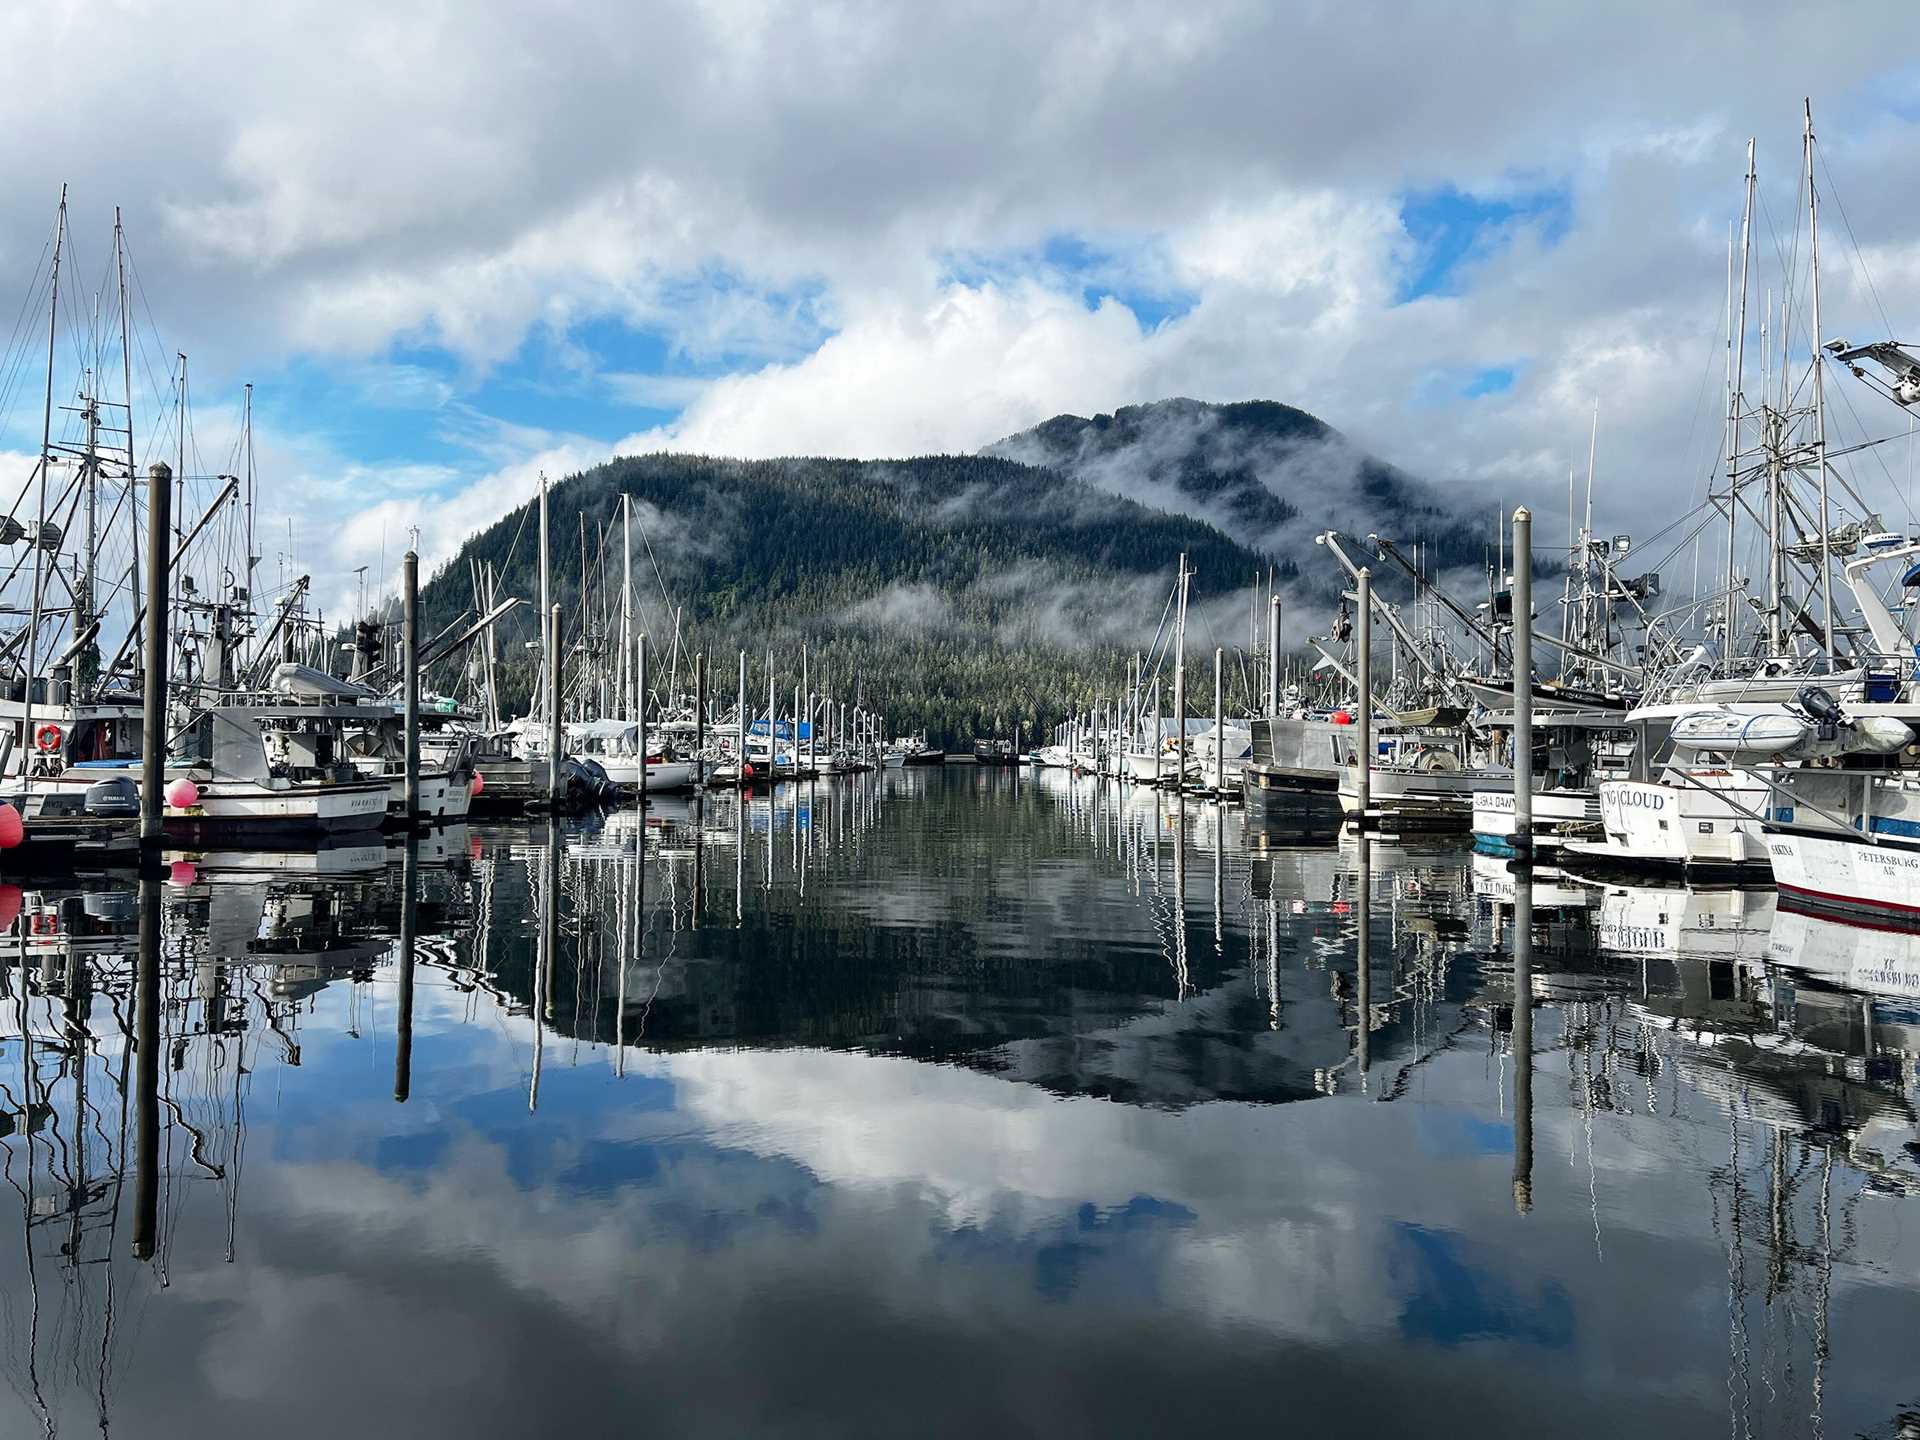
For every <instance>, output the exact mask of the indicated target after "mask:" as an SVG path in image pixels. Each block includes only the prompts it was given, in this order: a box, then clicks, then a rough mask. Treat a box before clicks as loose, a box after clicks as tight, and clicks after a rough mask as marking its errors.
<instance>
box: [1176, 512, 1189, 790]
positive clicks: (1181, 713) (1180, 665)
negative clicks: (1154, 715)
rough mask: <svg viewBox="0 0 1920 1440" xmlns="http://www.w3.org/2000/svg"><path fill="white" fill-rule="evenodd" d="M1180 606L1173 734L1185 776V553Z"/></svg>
mask: <svg viewBox="0 0 1920 1440" xmlns="http://www.w3.org/2000/svg"><path fill="white" fill-rule="evenodd" d="M1179 585H1180V604H1179V612H1178V619H1176V620H1175V622H1174V627H1173V649H1174V659H1173V733H1174V736H1175V737H1176V738H1175V744H1176V745H1178V746H1179V749H1178V750H1177V751H1176V752H1175V753H1176V755H1177V756H1178V757H1179V760H1178V763H1179V765H1180V774H1181V776H1182V777H1183V779H1184V777H1185V775H1186V764H1187V761H1186V745H1187V552H1186V551H1184V550H1182V551H1181V552H1180V581H1179Z"/></svg>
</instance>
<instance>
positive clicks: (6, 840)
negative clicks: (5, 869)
mask: <svg viewBox="0 0 1920 1440" xmlns="http://www.w3.org/2000/svg"><path fill="white" fill-rule="evenodd" d="M26 838H27V827H26V824H25V822H24V821H22V820H21V819H20V812H19V811H18V810H16V809H14V808H13V806H11V805H6V804H0V850H11V849H13V847H14V846H16V845H18V844H19V843H20V842H21V841H22V840H24V839H26Z"/></svg>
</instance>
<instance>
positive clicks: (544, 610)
mask: <svg viewBox="0 0 1920 1440" xmlns="http://www.w3.org/2000/svg"><path fill="white" fill-rule="evenodd" d="M552 606H553V600H552V597H551V595H550V594H549V581H548V578H547V472H546V471H544V470H542V471H541V472H540V640H541V645H540V679H539V680H538V681H537V682H536V683H537V684H538V686H539V690H540V694H541V696H542V697H543V703H542V705H541V707H540V718H541V719H542V720H545V719H546V718H547V717H548V716H549V715H551V714H552V713H553V708H552V707H553V706H554V705H555V703H557V702H556V701H555V698H554V696H553V695H552V694H550V693H549V691H548V687H547V684H546V675H547V670H548V669H549V665H548V662H547V656H548V655H550V654H551V653H552V651H553V646H554V644H555V643H556V641H557V638H558V637H556V636H555V635H554V634H553V633H552V632H553V619H552V617H553V608H552ZM553 763H554V764H556V765H558V764H559V763H560V757H559V756H558V755H556V756H554V757H553Z"/></svg>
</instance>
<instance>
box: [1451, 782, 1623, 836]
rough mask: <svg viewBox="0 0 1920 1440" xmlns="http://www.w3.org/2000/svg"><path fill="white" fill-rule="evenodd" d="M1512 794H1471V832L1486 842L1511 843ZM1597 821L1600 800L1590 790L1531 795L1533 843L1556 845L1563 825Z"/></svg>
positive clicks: (1538, 792)
mask: <svg viewBox="0 0 1920 1440" xmlns="http://www.w3.org/2000/svg"><path fill="white" fill-rule="evenodd" d="M1514 813H1515V810H1514V795H1513V791H1512V790H1511V789H1507V790H1492V789H1487V790H1476V791H1474V792H1473V833H1474V834H1475V835H1476V836H1479V837H1483V838H1485V839H1489V840H1506V841H1511V840H1512V839H1513V837H1514V833H1515V822H1514ZM1599 819H1600V797H1599V796H1597V795H1596V794H1594V792H1593V791H1591V790H1536V791H1534V793H1533V843H1534V845H1535V846H1536V847H1540V848H1546V847H1550V846H1555V845H1558V844H1559V843H1560V841H1561V836H1560V835H1559V834H1558V833H1557V832H1558V830H1559V829H1560V827H1562V826H1566V825H1588V824H1593V823H1596V822H1597V821H1598V820H1599Z"/></svg>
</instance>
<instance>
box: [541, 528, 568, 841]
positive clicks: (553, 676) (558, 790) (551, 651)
mask: <svg viewBox="0 0 1920 1440" xmlns="http://www.w3.org/2000/svg"><path fill="white" fill-rule="evenodd" d="M540 493H541V495H542V496H543V497H544V496H545V494H546V491H544V490H542V491H541V492H540ZM541 513H542V514H543V515H544V514H545V507H544V500H543V503H542V512H541ZM547 642H548V643H547V767H548V774H547V798H548V799H549V800H550V801H552V802H553V803H554V804H555V805H558V804H559V803H560V799H561V795H562V793H563V791H562V780H561V776H560V607H559V606H558V605H555V606H554V607H553V608H552V609H551V610H549V611H548V612H547Z"/></svg>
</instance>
